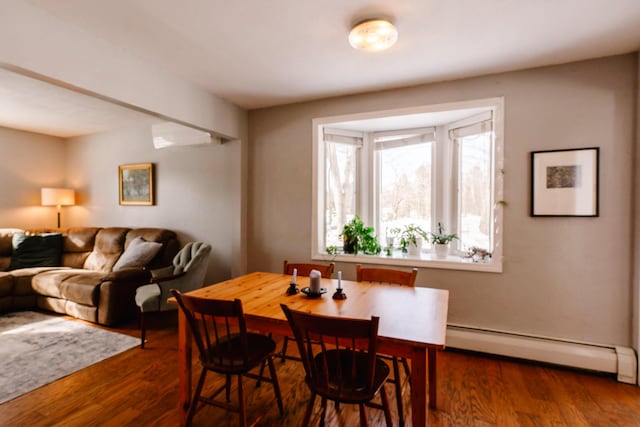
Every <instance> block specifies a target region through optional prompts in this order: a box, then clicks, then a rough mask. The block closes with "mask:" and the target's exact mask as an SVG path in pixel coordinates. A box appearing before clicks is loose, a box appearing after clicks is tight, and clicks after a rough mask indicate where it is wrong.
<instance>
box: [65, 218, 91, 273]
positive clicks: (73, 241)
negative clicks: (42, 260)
mask: <svg viewBox="0 0 640 427" xmlns="http://www.w3.org/2000/svg"><path fill="white" fill-rule="evenodd" d="M99 230H100V228H98V227H72V228H68V229H67V230H65V231H64V232H63V233H62V265H64V266H66V267H71V268H82V267H83V266H84V263H85V261H86V260H87V257H88V256H89V254H90V253H91V251H93V246H94V244H95V240H96V234H98V231H99Z"/></svg>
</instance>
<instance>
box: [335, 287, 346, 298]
mask: <svg viewBox="0 0 640 427" xmlns="http://www.w3.org/2000/svg"><path fill="white" fill-rule="evenodd" d="M333 299H347V294H345V293H344V292H342V288H338V289H336V291H335V292H334V294H333Z"/></svg>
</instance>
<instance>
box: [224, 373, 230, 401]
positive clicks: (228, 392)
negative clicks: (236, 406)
mask: <svg viewBox="0 0 640 427" xmlns="http://www.w3.org/2000/svg"><path fill="white" fill-rule="evenodd" d="M225 389H226V390H225V393H226V397H227V402H231V375H229V374H227V375H226V379H225Z"/></svg>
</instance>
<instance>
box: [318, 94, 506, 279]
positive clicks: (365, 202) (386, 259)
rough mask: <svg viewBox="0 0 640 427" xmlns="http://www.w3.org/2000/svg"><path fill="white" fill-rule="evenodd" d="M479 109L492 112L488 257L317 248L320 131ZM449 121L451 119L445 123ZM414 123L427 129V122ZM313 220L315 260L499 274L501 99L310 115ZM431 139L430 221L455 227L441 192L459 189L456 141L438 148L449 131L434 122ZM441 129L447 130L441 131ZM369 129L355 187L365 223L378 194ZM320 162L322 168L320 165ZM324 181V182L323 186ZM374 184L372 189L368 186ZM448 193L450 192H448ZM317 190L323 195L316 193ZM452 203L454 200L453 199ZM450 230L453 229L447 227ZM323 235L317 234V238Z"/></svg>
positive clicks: (452, 212)
mask: <svg viewBox="0 0 640 427" xmlns="http://www.w3.org/2000/svg"><path fill="white" fill-rule="evenodd" d="M467 109H469V110H472V109H479V110H483V111H491V112H492V113H493V128H494V129H493V130H494V143H493V153H492V161H493V176H492V210H493V223H494V224H493V227H492V240H493V243H494V247H493V253H492V258H491V261H489V262H471V261H469V260H468V259H465V258H463V257H461V256H450V257H449V258H447V259H446V260H441V259H436V258H435V256H434V255H433V254H431V253H422V254H421V255H420V257H411V256H408V255H406V254H402V255H401V254H397V253H394V255H393V256H386V255H385V254H384V253H381V254H380V255H362V254H358V255H353V254H341V253H339V254H327V253H326V251H325V248H320V241H321V240H324V234H323V233H324V219H322V217H321V216H324V215H325V205H324V203H325V201H324V191H325V189H324V187H322V188H320V187H319V185H320V183H324V182H325V170H324V165H325V164H324V161H325V153H324V144H323V133H322V132H323V129H324V128H325V127H326V128H331V127H338V126H339V124H341V123H347V122H358V121H365V120H376V119H382V118H389V117H401V116H409V115H415V114H425V115H429V114H431V113H434V114H437V113H443V112H447V111H453V110H467ZM448 124H450V123H448ZM419 127H431V126H430V125H429V124H427V125H425V126H419ZM312 130H313V131H312V144H313V150H312V195H313V196H312V220H311V231H312V236H311V258H312V259H313V260H320V261H338V262H354V263H368V264H383V265H390V266H405V267H426V268H438V269H453V270H470V271H482V272H494V273H501V272H502V264H503V245H502V241H503V228H504V227H503V212H502V211H503V205H504V203H503V202H502V201H503V185H504V183H503V181H504V175H503V171H504V154H503V153H504V98H502V97H496V98H486V99H478V100H470V101H462V102H450V103H443V104H434V105H425V106H420V107H410V108H401V109H394V110H383V111H372V112H366V113H356V114H348V115H338V116H330V117H322V118H314V119H312ZM436 132H437V134H436V142H435V143H433V146H432V150H433V153H432V162H433V164H432V221H437V220H438V218H447V219H448V220H449V224H452V225H453V226H454V227H455V228H457V220H456V218H455V217H454V216H455V210H454V209H455V206H454V204H455V203H452V202H451V201H449V202H448V203H443V200H444V199H443V193H445V192H448V194H449V195H451V196H450V197H454V198H457V197H458V191H457V188H456V187H455V182H453V175H452V173H453V171H452V168H455V167H457V166H454V163H455V162H453V161H452V160H453V157H452V156H453V155H454V154H455V153H454V151H452V150H454V145H455V140H451V141H450V142H449V143H448V144H446V145H447V147H437V146H436V145H437V144H438V142H437V141H441V138H442V137H445V138H449V136H448V129H447V130H444V127H442V126H439V127H438V130H437V131H436ZM440 133H447V135H442V134H440ZM371 134H372V132H365V133H364V137H363V147H362V150H363V153H362V157H361V158H362V159H364V161H361V162H360V163H359V175H358V180H359V181H360V183H359V187H358V191H357V193H358V194H357V202H356V203H357V209H358V212H359V213H360V217H361V218H362V219H363V221H364V222H365V223H367V224H375V225H377V218H376V216H377V211H376V209H377V205H376V201H375V197H377V196H378V195H377V194H375V192H374V191H373V190H374V189H375V187H376V186H377V185H378V184H377V183H376V177H375V176H374V174H375V169H376V167H375V164H374V161H375V149H374V148H373V147H372V144H371V143H369V141H368V138H369V137H370V135H371ZM320 161H321V162H322V165H323V167H319V166H320V163H319V162H320ZM322 185H324V184H322ZM372 186H373V188H372ZM452 191H453V192H454V193H455V194H454V193H452ZM321 194H322V195H321ZM456 203H457V202H456ZM452 232H455V230H452ZM321 236H322V237H321ZM384 238H385V236H378V239H379V241H380V242H381V244H382V245H383V246H384Z"/></svg>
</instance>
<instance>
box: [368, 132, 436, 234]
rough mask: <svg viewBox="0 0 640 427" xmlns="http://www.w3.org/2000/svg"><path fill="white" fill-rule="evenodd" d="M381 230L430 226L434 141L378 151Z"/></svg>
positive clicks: (380, 231) (425, 228)
mask: <svg viewBox="0 0 640 427" xmlns="http://www.w3.org/2000/svg"><path fill="white" fill-rule="evenodd" d="M378 157H379V172H378V173H379V185H380V196H379V202H378V218H379V224H380V225H379V227H380V230H379V233H378V235H379V236H381V237H384V236H386V235H388V234H390V233H389V231H390V229H392V228H394V227H402V226H404V225H409V224H415V225H419V226H421V227H422V228H423V229H424V230H429V229H430V228H431V164H432V159H431V143H421V144H414V145H407V146H401V147H395V148H389V149H384V150H380V151H378Z"/></svg>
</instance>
